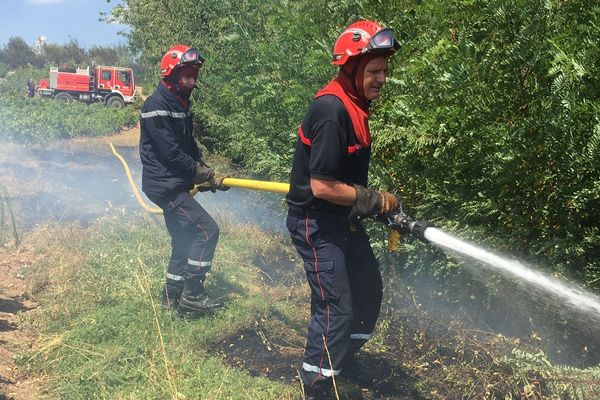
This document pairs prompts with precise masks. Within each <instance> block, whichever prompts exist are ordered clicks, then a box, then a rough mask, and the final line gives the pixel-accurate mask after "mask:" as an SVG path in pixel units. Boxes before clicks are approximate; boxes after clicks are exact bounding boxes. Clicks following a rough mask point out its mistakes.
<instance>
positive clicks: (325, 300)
mask: <svg viewBox="0 0 600 400" xmlns="http://www.w3.org/2000/svg"><path fill="white" fill-rule="evenodd" d="M286 224H287V228H288V230H289V232H290V235H291V237H292V242H293V243H294V245H295V247H296V249H297V250H298V253H299V254H300V256H301V257H302V259H303V260H304V270H305V272H306V278H307V280H308V283H309V285H310V288H311V318H310V322H309V325H308V335H307V340H306V349H305V351H304V362H303V364H302V370H301V378H302V381H303V383H304V384H305V385H308V386H311V387H313V388H315V389H327V388H329V387H330V386H331V384H332V380H331V377H332V376H336V375H338V374H339V373H340V372H341V366H342V364H343V363H344V362H345V361H346V359H347V357H349V356H350V355H351V354H352V353H353V352H355V351H357V350H358V349H360V347H362V346H363V345H364V344H365V343H366V342H367V340H368V339H369V338H371V335H372V334H373V329H374V328H375V323H376V322H377V318H378V317H379V310H380V308H381V299H382V290H383V285H382V281H381V274H380V272H379V265H378V263H377V260H376V259H375V255H374V254H373V250H372V249H371V245H370V244H369V237H368V236H367V234H366V232H365V230H364V228H363V227H362V225H361V224H360V223H355V224H352V225H350V224H349V223H348V222H347V221H344V220H342V219H339V218H337V217H335V216H332V215H328V214H323V213H316V212H312V211H298V210H292V209H290V211H289V212H288V217H287V221H286ZM330 360H331V362H330Z"/></svg>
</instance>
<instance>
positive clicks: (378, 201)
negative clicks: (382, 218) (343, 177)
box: [349, 185, 398, 218]
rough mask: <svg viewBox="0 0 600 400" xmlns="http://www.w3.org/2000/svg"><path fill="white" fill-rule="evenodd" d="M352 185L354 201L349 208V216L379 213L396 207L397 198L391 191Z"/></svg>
mask: <svg viewBox="0 0 600 400" xmlns="http://www.w3.org/2000/svg"><path fill="white" fill-rule="evenodd" d="M353 186H354V189H355V190H356V201H355V202H354V205H352V208H351V209H350V215H349V217H350V218H354V217H364V216H373V215H379V214H383V213H387V212H390V211H393V210H395V209H397V208H398V198H397V197H396V196H394V195H393V194H391V193H388V192H379V191H377V190H372V189H367V188H366V187H364V186H361V185H353Z"/></svg>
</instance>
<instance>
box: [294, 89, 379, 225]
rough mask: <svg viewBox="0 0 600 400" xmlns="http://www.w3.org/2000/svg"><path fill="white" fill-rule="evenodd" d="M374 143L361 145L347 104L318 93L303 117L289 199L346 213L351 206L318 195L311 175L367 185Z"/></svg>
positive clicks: (304, 205) (302, 206)
mask: <svg viewBox="0 0 600 400" xmlns="http://www.w3.org/2000/svg"><path fill="white" fill-rule="evenodd" d="M370 157H371V147H370V146H369V147H361V146H360V145H358V140H357V139H356V135H355V133H354V128H353V126H352V121H351V119H350V116H349V114H348V111H347V110H346V108H345V106H344V104H343V103H342V101H341V100H340V99H338V98H337V97H336V96H334V95H324V96H321V97H317V98H316V99H315V100H314V101H313V103H312V104H311V106H310V108H309V109H308V112H307V113H306V115H305V116H304V119H303V120H302V124H301V126H300V130H299V137H298V140H297V142H296V151H295V154H294V161H293V164H292V172H291V177H290V191H289V193H288V195H287V198H286V200H287V203H288V205H289V206H290V207H292V208H296V209H309V210H314V211H320V212H326V213H331V214H335V215H337V216H342V217H345V216H347V215H348V213H349V211H350V208H351V207H345V206H340V205H337V204H333V203H331V202H328V201H326V200H322V199H317V198H315V197H314V196H313V193H312V191H311V189H310V178H311V177H312V178H316V179H323V180H339V181H342V182H345V183H348V184H358V185H362V186H365V187H366V186H367V178H368V172H369V160H370Z"/></svg>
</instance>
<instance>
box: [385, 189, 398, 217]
mask: <svg viewBox="0 0 600 400" xmlns="http://www.w3.org/2000/svg"><path fill="white" fill-rule="evenodd" d="M381 199H382V201H381V213H382V214H385V213H388V212H390V211H395V210H396V209H397V208H398V197H396V196H394V195H393V194H391V193H390V192H383V191H382V192H381Z"/></svg>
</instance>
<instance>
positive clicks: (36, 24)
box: [0, 0, 127, 49]
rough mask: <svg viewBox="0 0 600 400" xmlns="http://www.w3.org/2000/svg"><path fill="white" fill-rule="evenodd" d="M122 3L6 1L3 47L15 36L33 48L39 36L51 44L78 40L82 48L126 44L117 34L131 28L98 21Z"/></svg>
mask: <svg viewBox="0 0 600 400" xmlns="http://www.w3.org/2000/svg"><path fill="white" fill-rule="evenodd" d="M119 3H120V1H118V0H111V1H110V2H109V3H107V1H106V0H12V1H2V4H4V7H3V8H4V9H3V11H2V13H1V14H0V46H4V45H5V44H6V43H7V42H8V39H9V38H10V37H12V36H20V37H22V38H23V39H25V42H27V43H28V44H29V45H33V43H34V42H35V40H36V39H37V38H38V37H39V36H45V37H46V38H47V39H48V42H49V43H53V44H62V43H66V42H68V41H69V40H70V39H76V40H77V42H78V43H79V45H80V46H81V47H85V48H87V49H89V48H90V47H92V46H94V45H98V46H113V45H118V44H124V43H125V38H123V37H122V36H119V35H118V34H117V32H119V31H123V30H127V26H125V25H118V24H107V23H105V22H101V21H98V18H99V16H100V12H107V11H110V10H111V9H112V8H113V7H114V6H115V5H117V4H119Z"/></svg>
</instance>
